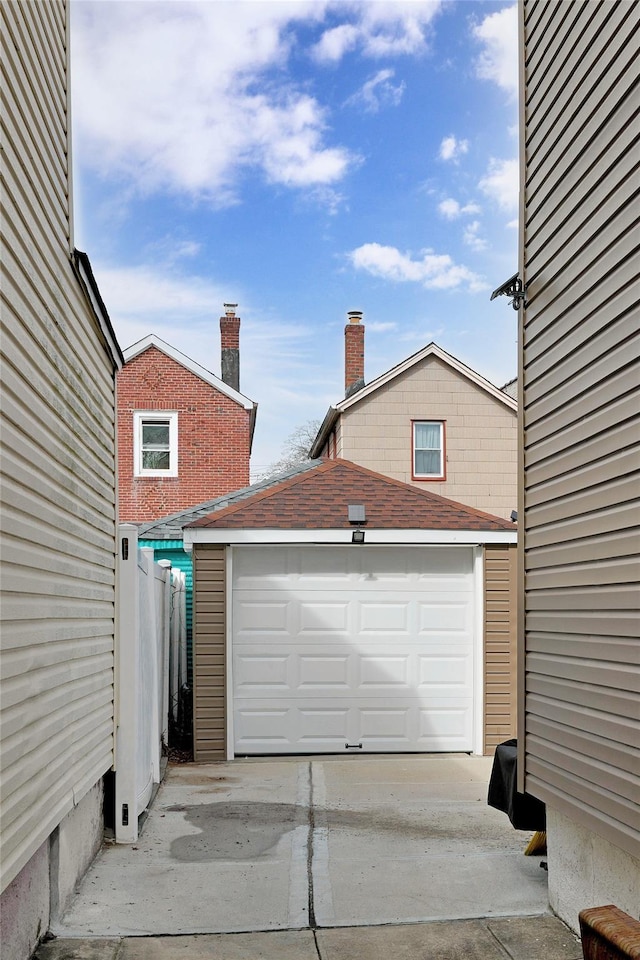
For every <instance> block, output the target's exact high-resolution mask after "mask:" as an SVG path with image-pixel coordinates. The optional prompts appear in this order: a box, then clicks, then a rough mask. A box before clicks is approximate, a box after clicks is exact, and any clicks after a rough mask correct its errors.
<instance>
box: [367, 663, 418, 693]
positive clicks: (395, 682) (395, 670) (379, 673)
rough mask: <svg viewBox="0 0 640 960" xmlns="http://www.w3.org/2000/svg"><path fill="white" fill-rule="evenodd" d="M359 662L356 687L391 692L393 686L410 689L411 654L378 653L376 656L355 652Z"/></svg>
mask: <svg viewBox="0 0 640 960" xmlns="http://www.w3.org/2000/svg"><path fill="white" fill-rule="evenodd" d="M355 659H356V664H357V680H356V684H355V686H356V688H357V689H358V690H359V691H361V692H364V691H369V692H372V691H373V690H378V691H381V690H384V691H388V692H391V688H394V687H395V688H396V690H397V688H398V687H400V686H402V687H404V688H405V689H406V690H409V689H410V681H409V676H410V666H411V664H410V660H411V657H410V655H409V654H405V655H404V656H401V655H400V656H398V655H395V656H389V655H383V654H377V655H375V656H361V655H358V654H355Z"/></svg>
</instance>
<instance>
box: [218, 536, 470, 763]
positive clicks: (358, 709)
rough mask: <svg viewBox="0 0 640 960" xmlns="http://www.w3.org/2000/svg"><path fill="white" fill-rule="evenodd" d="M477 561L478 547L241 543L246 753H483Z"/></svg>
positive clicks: (239, 676)
mask: <svg viewBox="0 0 640 960" xmlns="http://www.w3.org/2000/svg"><path fill="white" fill-rule="evenodd" d="M245 554H246V556H245ZM267 554H268V559H267V558H266V555H267ZM257 555H260V562H257V561H256V556H257ZM472 561H473V551H472V550H471V549H470V548H457V549H456V548H445V549H443V550H441V549H439V548H435V549H434V548H431V549H429V548H422V549H420V550H407V549H405V548H391V547H390V548H386V547H385V548H381V549H378V548H377V547H366V546H365V547H353V548H351V547H348V548H346V547H336V548H330V549H327V550H325V549H323V548H318V547H309V546H307V547H301V546H297V545H294V546H288V547H283V548H280V547H267V548H265V549H264V550H261V549H260V548H259V547H241V548H238V549H237V550H235V551H234V561H233V570H234V581H233V616H232V621H233V622H232V629H233V649H234V656H233V685H234V710H235V717H234V737H235V743H236V750H237V752H240V753H256V754H260V753H262V754H268V753H296V752H309V753H313V752H317V753H322V752H334V751H338V752H341V751H342V750H344V749H345V743H349V744H355V745H356V746H355V747H354V749H357V744H358V743H360V742H362V744H363V746H362V749H363V750H367V749H370V750H395V751H398V752H400V751H412V750H424V751H438V750H440V751H442V750H465V751H468V750H471V749H472V745H473V729H472V720H473V713H474V711H473V676H474V669H473V667H474V655H473V635H474V611H475V600H474V597H475V592H474V583H473V562H472Z"/></svg>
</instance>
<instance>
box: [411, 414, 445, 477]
mask: <svg viewBox="0 0 640 960" xmlns="http://www.w3.org/2000/svg"><path fill="white" fill-rule="evenodd" d="M444 478H445V454H444V423H443V422H442V420H414V422H413V479H414V480H444Z"/></svg>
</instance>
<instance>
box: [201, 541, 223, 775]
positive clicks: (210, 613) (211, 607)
mask: <svg viewBox="0 0 640 960" xmlns="http://www.w3.org/2000/svg"><path fill="white" fill-rule="evenodd" d="M225 556H226V554H225V547H224V546H215V545H200V546H194V549H193V598H194V599H193V642H194V664H193V676H194V697H193V723H194V732H193V742H194V758H195V760H196V761H200V762H202V761H207V760H224V759H225V757H226V743H227V725H226V669H225V662H226V617H225V603H226V574H225V563H226V561H225Z"/></svg>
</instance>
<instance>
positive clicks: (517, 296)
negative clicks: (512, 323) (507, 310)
mask: <svg viewBox="0 0 640 960" xmlns="http://www.w3.org/2000/svg"><path fill="white" fill-rule="evenodd" d="M524 294H525V289H524V284H523V283H522V280H521V279H520V277H519V276H518V274H517V273H514V275H513V276H512V277H509V279H508V280H505V282H504V283H503V284H501V285H500V286H499V287H496V289H495V290H494V291H493V293H492V294H491V296H490V298H489V299H490V300H495V299H496V297H511V298H512V299H511V300H510V301H509V302H510V304H511V306H512V307H513V309H514V310H519V309H520V304H521V303H524Z"/></svg>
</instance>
